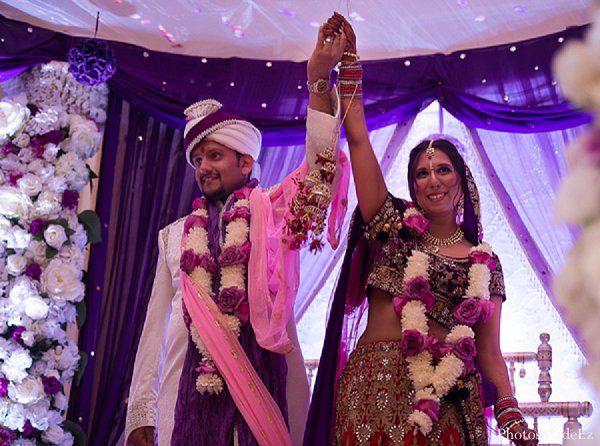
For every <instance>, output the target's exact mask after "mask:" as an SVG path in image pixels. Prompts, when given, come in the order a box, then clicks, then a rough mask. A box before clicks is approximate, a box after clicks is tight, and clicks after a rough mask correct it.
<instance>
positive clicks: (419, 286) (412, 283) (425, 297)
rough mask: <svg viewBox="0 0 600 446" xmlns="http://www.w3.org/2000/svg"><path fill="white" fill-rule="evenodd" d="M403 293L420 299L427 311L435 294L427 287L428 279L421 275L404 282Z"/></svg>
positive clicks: (411, 297)
mask: <svg viewBox="0 0 600 446" xmlns="http://www.w3.org/2000/svg"><path fill="white" fill-rule="evenodd" d="M404 293H405V294H406V295H407V296H408V297H409V298H410V299H415V300H420V301H421V302H423V303H424V304H425V308H427V311H431V308H432V307H433V304H434V303H435V296H434V295H433V293H432V292H431V288H430V287H429V280H427V279H425V277H423V276H417V277H413V278H412V279H410V280H409V281H407V282H406V284H405V286H404Z"/></svg>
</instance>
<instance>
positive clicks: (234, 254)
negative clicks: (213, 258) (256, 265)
mask: <svg viewBox="0 0 600 446" xmlns="http://www.w3.org/2000/svg"><path fill="white" fill-rule="evenodd" d="M250 247H251V244H250V242H245V243H244V244H243V245H242V246H230V247H228V248H225V249H224V250H223V252H222V253H221V255H220V256H219V264H220V265H221V267H223V266H232V265H245V264H247V263H248V259H249V258H250Z"/></svg>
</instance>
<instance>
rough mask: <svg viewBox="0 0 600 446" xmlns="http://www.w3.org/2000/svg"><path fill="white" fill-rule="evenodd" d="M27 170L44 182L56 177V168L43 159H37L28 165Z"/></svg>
mask: <svg viewBox="0 0 600 446" xmlns="http://www.w3.org/2000/svg"><path fill="white" fill-rule="evenodd" d="M27 170H28V171H29V172H31V173H33V174H34V175H36V176H37V177H38V178H39V179H40V180H41V181H42V182H44V183H45V182H47V181H48V180H50V179H51V178H52V177H53V176H54V166H53V165H52V164H49V163H47V162H45V161H44V160H41V159H35V160H33V161H32V162H30V163H29V164H28V165H27Z"/></svg>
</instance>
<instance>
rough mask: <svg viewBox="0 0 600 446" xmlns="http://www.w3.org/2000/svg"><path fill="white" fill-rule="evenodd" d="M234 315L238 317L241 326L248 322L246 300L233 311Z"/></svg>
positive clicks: (248, 309) (248, 310)
mask: <svg viewBox="0 0 600 446" xmlns="http://www.w3.org/2000/svg"><path fill="white" fill-rule="evenodd" d="M235 315H236V316H237V317H238V319H239V320H240V322H241V323H242V325H246V324H247V323H248V322H249V321H250V306H249V305H248V301H247V300H243V301H242V302H241V303H240V304H239V305H238V307H237V308H236V309H235Z"/></svg>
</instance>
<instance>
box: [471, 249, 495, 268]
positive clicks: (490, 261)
mask: <svg viewBox="0 0 600 446" xmlns="http://www.w3.org/2000/svg"><path fill="white" fill-rule="evenodd" d="M469 260H470V261H471V263H482V264H484V265H487V266H488V268H489V269H490V270H493V269H494V268H496V260H494V258H493V257H492V256H491V255H489V254H488V253H487V252H483V251H473V252H472V253H470V254H469Z"/></svg>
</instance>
